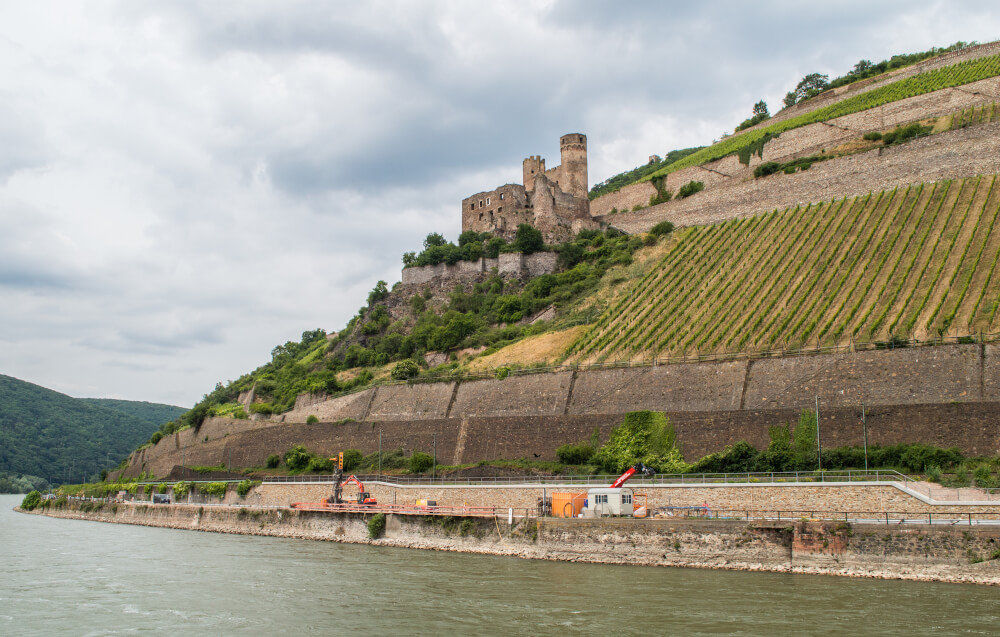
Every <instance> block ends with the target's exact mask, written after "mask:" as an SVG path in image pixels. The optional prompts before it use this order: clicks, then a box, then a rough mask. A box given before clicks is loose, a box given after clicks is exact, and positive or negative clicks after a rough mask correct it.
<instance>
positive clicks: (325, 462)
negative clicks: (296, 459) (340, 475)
mask: <svg viewBox="0 0 1000 637" xmlns="http://www.w3.org/2000/svg"><path fill="white" fill-rule="evenodd" d="M309 470H310V471H322V472H331V471H333V462H331V461H330V459H329V458H320V457H319V456H313V457H312V458H310V459H309Z"/></svg>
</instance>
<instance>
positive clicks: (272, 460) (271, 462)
mask: <svg viewBox="0 0 1000 637" xmlns="http://www.w3.org/2000/svg"><path fill="white" fill-rule="evenodd" d="M279 464H281V456H279V455H278V454H276V453H272V454H271V455H269V456H268V457H267V468H268V469H276V468H277V467H278V465H279Z"/></svg>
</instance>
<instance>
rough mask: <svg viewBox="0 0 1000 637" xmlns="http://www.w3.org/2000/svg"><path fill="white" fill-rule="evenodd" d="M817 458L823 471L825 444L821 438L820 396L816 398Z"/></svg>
mask: <svg viewBox="0 0 1000 637" xmlns="http://www.w3.org/2000/svg"><path fill="white" fill-rule="evenodd" d="M816 457H817V464H818V465H819V470H820V471H822V470H823V443H822V441H821V440H820V436H819V396H816Z"/></svg>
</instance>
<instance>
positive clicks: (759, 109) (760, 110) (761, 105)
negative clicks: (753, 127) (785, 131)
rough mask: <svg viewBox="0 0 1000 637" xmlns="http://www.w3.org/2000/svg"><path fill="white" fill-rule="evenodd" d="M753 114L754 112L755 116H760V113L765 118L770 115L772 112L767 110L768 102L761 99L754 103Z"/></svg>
mask: <svg viewBox="0 0 1000 637" xmlns="http://www.w3.org/2000/svg"><path fill="white" fill-rule="evenodd" d="M753 114H754V116H755V117H756V116H760V115H763V116H764V117H765V118H767V117H770V116H771V114H770V113H768V112H767V102H765V101H764V100H761V101H759V102H757V103H756V104H754V105H753Z"/></svg>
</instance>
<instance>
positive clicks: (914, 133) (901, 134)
mask: <svg viewBox="0 0 1000 637" xmlns="http://www.w3.org/2000/svg"><path fill="white" fill-rule="evenodd" d="M932 130H934V127H933V126H922V125H920V124H919V123H918V122H914V123H912V124H910V125H909V126H898V127H897V128H896V129H895V130H893V131H890V132H888V133H886V134H884V135H882V143H883V144H885V145H886V146H891V145H892V144H902V143H904V142H908V141H910V140H911V139H916V138H917V137H926V136H927V135H930V134H931V131H932Z"/></svg>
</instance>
